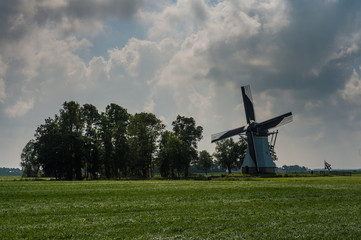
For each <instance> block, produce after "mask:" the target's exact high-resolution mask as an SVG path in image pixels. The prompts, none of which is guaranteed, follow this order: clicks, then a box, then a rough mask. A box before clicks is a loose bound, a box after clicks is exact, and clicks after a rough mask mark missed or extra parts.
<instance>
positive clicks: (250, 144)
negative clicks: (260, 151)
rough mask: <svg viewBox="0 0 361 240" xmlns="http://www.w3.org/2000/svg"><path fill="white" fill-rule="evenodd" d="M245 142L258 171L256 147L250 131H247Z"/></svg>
mask: <svg viewBox="0 0 361 240" xmlns="http://www.w3.org/2000/svg"><path fill="white" fill-rule="evenodd" d="M247 144H248V151H249V155H250V156H251V158H252V160H253V162H254V164H255V165H256V169H257V171H258V165H257V157H256V149H255V147H254V137H253V133H252V132H247Z"/></svg>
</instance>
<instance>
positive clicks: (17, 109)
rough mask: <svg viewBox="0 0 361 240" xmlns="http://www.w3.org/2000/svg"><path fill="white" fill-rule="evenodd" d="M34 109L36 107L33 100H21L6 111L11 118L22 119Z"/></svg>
mask: <svg viewBox="0 0 361 240" xmlns="http://www.w3.org/2000/svg"><path fill="white" fill-rule="evenodd" d="M33 107H34V99H33V98H32V99H29V100H27V101H23V100H19V101H17V102H16V103H15V104H14V105H13V106H11V107H7V108H6V109H5V112H6V114H7V115H8V116H9V117H11V118H15V117H21V116H24V115H25V114H26V113H27V112H28V111H29V110H31V109H32V108H33Z"/></svg>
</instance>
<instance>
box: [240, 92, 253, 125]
mask: <svg viewBox="0 0 361 240" xmlns="http://www.w3.org/2000/svg"><path fill="white" fill-rule="evenodd" d="M241 90H242V98H243V105H244V111H245V113H246V119H247V123H248V124H250V123H251V121H252V122H255V121H256V116H255V114H254V108H253V100H252V93H251V88H250V86H249V85H247V86H243V87H241Z"/></svg>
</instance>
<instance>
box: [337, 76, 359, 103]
mask: <svg viewBox="0 0 361 240" xmlns="http://www.w3.org/2000/svg"><path fill="white" fill-rule="evenodd" d="M340 94H341V96H342V98H343V99H345V100H347V101H349V102H350V103H353V104H357V105H360V104H361V78H360V76H359V75H358V73H357V72H356V70H354V71H353V73H352V75H351V77H350V79H349V81H348V82H347V83H346V85H345V88H344V89H343V90H341V91H340Z"/></svg>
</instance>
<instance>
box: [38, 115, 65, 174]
mask: <svg viewBox="0 0 361 240" xmlns="http://www.w3.org/2000/svg"><path fill="white" fill-rule="evenodd" d="M35 142H36V151H37V155H38V162H39V164H40V166H41V168H42V170H43V171H44V174H45V176H54V177H55V178H56V179H62V178H63V177H64V176H65V164H64V158H63V156H64V151H63V150H64V149H62V135H61V132H60V127H59V120H58V116H55V119H52V118H47V119H45V123H44V124H41V125H40V126H39V127H38V128H37V129H36V131H35Z"/></svg>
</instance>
